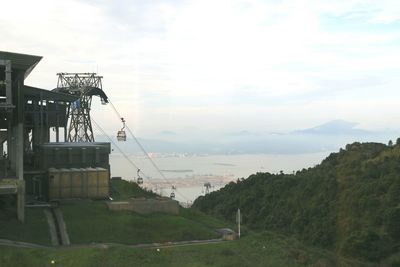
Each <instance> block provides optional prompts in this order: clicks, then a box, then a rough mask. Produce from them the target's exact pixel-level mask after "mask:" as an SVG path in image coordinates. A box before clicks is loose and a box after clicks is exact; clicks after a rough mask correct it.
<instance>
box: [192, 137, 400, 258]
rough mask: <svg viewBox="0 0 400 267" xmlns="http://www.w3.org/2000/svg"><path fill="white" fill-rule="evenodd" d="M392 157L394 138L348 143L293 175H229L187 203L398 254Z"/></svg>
mask: <svg viewBox="0 0 400 267" xmlns="http://www.w3.org/2000/svg"><path fill="white" fill-rule="evenodd" d="M399 158H400V144H398V145H394V146H387V145H385V144H380V143H358V142H356V143H353V144H351V145H347V146H346V149H340V151H339V152H338V153H332V154H331V155H330V156H328V157H327V158H326V159H325V160H323V161H322V163H321V164H319V165H317V166H316V167H314V168H309V169H303V170H301V171H298V172H297V173H296V174H283V173H281V174H270V173H257V174H254V175H251V176H250V177H249V178H248V179H244V180H238V181H237V182H236V183H235V182H231V183H230V184H228V185H226V186H225V187H224V188H222V189H220V190H218V191H215V192H212V193H210V194H207V195H205V196H200V197H199V198H198V199H196V201H195V202H194V204H193V207H194V208H197V209H199V210H201V211H203V212H206V213H208V214H212V215H217V216H222V217H224V218H225V219H227V220H231V221H232V223H234V218H235V214H236V211H237V209H238V208H240V209H241V211H242V212H243V223H244V224H245V225H246V226H248V227H250V228H252V229H253V230H256V231H257V230H261V231H262V230H268V231H277V232H280V233H283V234H286V235H292V236H295V237H296V238H298V239H301V240H302V241H305V242H307V243H309V244H311V245H313V246H321V247H325V248H330V249H332V250H335V251H336V253H337V254H339V255H341V256H347V257H349V256H350V257H354V258H361V259H363V260H370V261H377V262H378V261H381V260H383V259H385V258H387V257H389V256H390V255H391V254H396V253H400V228H399V222H400V204H399V203H400V176H399V172H400V165H399ZM380 266H381V265H380ZM382 266H383V265H382Z"/></svg>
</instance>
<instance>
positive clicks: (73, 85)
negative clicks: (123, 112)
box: [54, 73, 108, 142]
mask: <svg viewBox="0 0 400 267" xmlns="http://www.w3.org/2000/svg"><path fill="white" fill-rule="evenodd" d="M57 75H58V82H57V88H56V89H54V91H58V92H62V93H68V94H72V95H76V96H78V97H79V99H78V100H76V101H75V102H72V103H71V105H70V111H69V119H70V121H69V127H68V142H94V136H93V129H92V122H91V119H90V107H91V104H92V96H99V97H100V98H101V102H102V104H106V103H108V99H107V96H106V94H105V93H104V91H103V88H102V83H101V79H102V78H103V77H102V76H98V75H97V74H96V73H57Z"/></svg>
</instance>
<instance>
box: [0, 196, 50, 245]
mask: <svg viewBox="0 0 400 267" xmlns="http://www.w3.org/2000/svg"><path fill="white" fill-rule="evenodd" d="M7 197H8V196H7ZM3 198H5V196H3ZM4 202H8V201H7V200H4V199H3V204H4ZM25 211H26V213H25V223H21V222H19V221H18V220H17V214H16V210H15V205H13V204H12V203H11V204H10V203H6V204H4V205H3V206H2V207H1V208H0V238H2V239H11V240H15V241H25V242H32V243H38V244H44V245H49V244H51V241H50V232H49V229H48V225H47V220H46V216H45V214H44V212H43V210H42V209H29V208H27V209H25Z"/></svg>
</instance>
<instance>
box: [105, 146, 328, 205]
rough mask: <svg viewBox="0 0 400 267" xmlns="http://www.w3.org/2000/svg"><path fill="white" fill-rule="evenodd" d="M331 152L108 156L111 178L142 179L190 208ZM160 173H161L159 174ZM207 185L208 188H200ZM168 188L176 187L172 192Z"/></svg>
mask: <svg viewBox="0 0 400 267" xmlns="http://www.w3.org/2000/svg"><path fill="white" fill-rule="evenodd" d="M330 153H331V152H329V151H327V152H319V153H309V154H282V155H281V154H244V155H242V154H241V155H187V154H158V153H151V154H149V155H150V158H151V160H152V161H153V163H154V165H156V166H157V168H156V167H154V165H153V163H152V162H151V161H150V160H149V159H148V158H147V157H146V156H144V155H138V154H131V155H126V156H123V155H122V154H118V153H114V152H113V153H112V154H111V156H110V165H111V176H112V177H121V178H123V179H125V180H130V181H136V180H137V178H138V173H137V169H136V168H140V170H141V172H140V173H139V176H140V177H141V178H142V179H143V182H144V183H143V185H142V186H143V187H145V188H146V189H148V190H152V191H155V192H157V193H159V194H161V195H164V196H171V193H172V192H174V194H175V199H176V200H178V201H179V202H181V204H185V205H188V206H190V204H191V203H192V202H193V201H194V200H195V199H196V198H197V197H199V196H201V195H204V194H206V193H207V189H208V192H212V191H214V190H218V189H220V188H221V187H223V186H225V184H227V183H229V182H230V181H236V180H237V179H240V178H247V177H249V176H250V175H251V174H255V173H257V172H269V173H279V172H281V171H282V172H284V173H293V172H295V171H297V170H301V169H303V168H309V167H313V166H315V165H316V164H319V163H320V162H321V161H322V160H323V159H324V158H326V157H327V156H328V155H329V154H330ZM160 172H161V174H160ZM206 183H209V186H208V188H206V187H205V186H204V185H205V184H206ZM172 187H174V188H176V189H173V188H172Z"/></svg>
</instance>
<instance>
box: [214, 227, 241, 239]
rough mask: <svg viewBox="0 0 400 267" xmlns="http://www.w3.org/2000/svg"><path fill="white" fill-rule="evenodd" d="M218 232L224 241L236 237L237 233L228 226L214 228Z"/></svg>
mask: <svg viewBox="0 0 400 267" xmlns="http://www.w3.org/2000/svg"><path fill="white" fill-rule="evenodd" d="M216 231H217V232H218V233H220V234H222V239H223V240H226V241H232V240H235V239H236V238H237V234H236V233H235V231H233V230H232V229H230V228H220V229H217V230H216Z"/></svg>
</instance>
